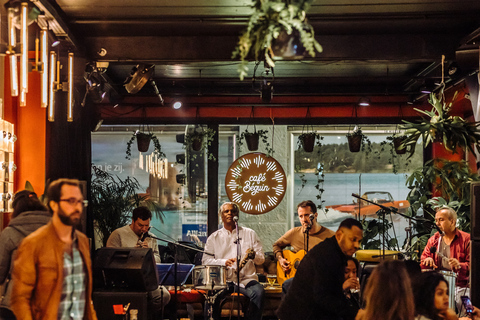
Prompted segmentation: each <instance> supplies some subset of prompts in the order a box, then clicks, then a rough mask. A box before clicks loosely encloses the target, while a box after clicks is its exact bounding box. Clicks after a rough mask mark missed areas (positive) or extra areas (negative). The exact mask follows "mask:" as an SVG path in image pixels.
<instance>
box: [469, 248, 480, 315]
mask: <svg viewBox="0 0 480 320" xmlns="http://www.w3.org/2000/svg"><path fill="white" fill-rule="evenodd" d="M479 270H480V241H476V240H475V241H472V242H470V294H471V296H472V297H471V298H472V303H473V305H474V306H480V273H479Z"/></svg>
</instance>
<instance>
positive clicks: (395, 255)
mask: <svg viewBox="0 0 480 320" xmlns="http://www.w3.org/2000/svg"><path fill="white" fill-rule="evenodd" d="M382 257H383V250H380V249H368V250H358V251H357V252H356V253H355V258H357V260H358V261H365V262H380V261H382ZM395 259H399V260H401V259H403V255H402V253H401V252H400V251H393V250H385V260H395Z"/></svg>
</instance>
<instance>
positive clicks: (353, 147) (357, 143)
mask: <svg viewBox="0 0 480 320" xmlns="http://www.w3.org/2000/svg"><path fill="white" fill-rule="evenodd" d="M347 139H348V148H349V150H350V152H359V151H360V150H362V151H365V152H366V155H367V157H368V155H369V154H370V153H371V152H372V143H371V141H370V139H368V137H367V136H366V135H364V134H363V132H362V129H361V128H360V127H358V126H355V128H354V129H353V131H352V132H348V133H347Z"/></svg>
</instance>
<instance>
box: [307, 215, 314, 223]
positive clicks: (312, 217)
mask: <svg viewBox="0 0 480 320" xmlns="http://www.w3.org/2000/svg"><path fill="white" fill-rule="evenodd" d="M308 218H309V219H310V223H313V219H315V215H314V214H313V213H310V215H309V216H308Z"/></svg>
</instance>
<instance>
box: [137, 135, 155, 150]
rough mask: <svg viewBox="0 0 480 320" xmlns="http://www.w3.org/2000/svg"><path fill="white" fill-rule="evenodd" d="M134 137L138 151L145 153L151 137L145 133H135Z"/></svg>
mask: <svg viewBox="0 0 480 320" xmlns="http://www.w3.org/2000/svg"><path fill="white" fill-rule="evenodd" d="M136 137H137V148H138V151H140V152H147V151H148V148H149V147H150V141H151V140H152V136H151V135H149V134H147V133H143V132H137V134H136Z"/></svg>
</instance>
